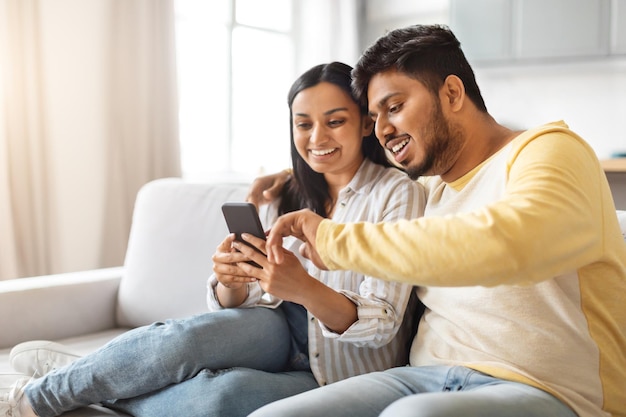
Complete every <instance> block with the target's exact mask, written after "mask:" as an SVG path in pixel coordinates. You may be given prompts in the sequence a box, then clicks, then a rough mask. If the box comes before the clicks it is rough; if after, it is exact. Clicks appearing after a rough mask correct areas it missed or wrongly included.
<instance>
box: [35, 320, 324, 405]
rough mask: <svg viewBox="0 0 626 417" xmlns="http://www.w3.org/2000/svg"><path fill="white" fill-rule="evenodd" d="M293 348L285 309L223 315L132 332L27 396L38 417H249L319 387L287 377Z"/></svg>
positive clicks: (300, 376) (38, 383)
mask: <svg viewBox="0 0 626 417" xmlns="http://www.w3.org/2000/svg"><path fill="white" fill-rule="evenodd" d="M304 323H305V324H304V326H306V316H304ZM305 328H306V327H305ZM292 345H293V340H292V335H291V331H290V325H289V321H288V318H286V316H285V312H284V311H283V309H282V308H279V309H276V310H270V309H266V308H251V309H227V310H220V311H216V312H211V313H206V314H202V315H198V316H194V317H190V318H187V319H182V320H168V321H166V322H163V323H161V322H159V323H154V324H152V325H150V326H145V327H140V328H137V329H133V330H130V331H128V332H126V333H125V334H123V335H121V336H119V337H117V338H116V339H114V340H112V341H111V342H110V343H108V344H107V345H105V346H103V347H102V348H101V349H99V350H97V351H96V352H94V353H92V354H90V355H87V356H85V357H83V358H81V359H78V360H77V361H75V362H74V363H72V364H70V365H68V366H66V367H64V368H61V369H59V370H56V371H54V372H52V373H50V374H48V375H46V376H45V377H43V378H39V379H37V380H35V381H33V382H32V383H31V384H29V385H28V386H27V388H26V390H25V394H26V396H27V398H28V400H29V401H30V404H31V405H32V407H33V409H34V410H35V412H36V413H37V414H38V415H39V416H40V417H48V416H57V415H59V414H61V413H63V412H65V411H68V410H72V409H75V408H78V407H81V406H85V405H89V404H97V403H102V404H103V405H105V406H107V407H110V408H114V409H118V410H121V411H124V412H127V413H129V414H131V415H135V416H138V417H139V416H150V417H156V416H168V417H169V416H176V415H181V416H182V415H184V416H188V417H194V416H216V417H217V416H220V417H225V416H233V417H235V416H245V415H247V414H248V413H250V412H251V411H253V410H254V409H256V408H258V407H260V406H262V405H264V404H267V403H269V402H271V401H274V400H278V399H281V398H284V397H286V396H289V395H294V394H297V393H301V392H303V391H306V390H309V389H312V388H316V387H318V384H317V382H316V381H315V378H314V377H313V375H312V373H311V372H310V369H309V370H308V371H292V370H291V369H290V367H289V366H290V365H289V364H290V363H291V362H292V357H293V356H294V352H293V348H292ZM295 355H296V356H297V355H298V352H295Z"/></svg>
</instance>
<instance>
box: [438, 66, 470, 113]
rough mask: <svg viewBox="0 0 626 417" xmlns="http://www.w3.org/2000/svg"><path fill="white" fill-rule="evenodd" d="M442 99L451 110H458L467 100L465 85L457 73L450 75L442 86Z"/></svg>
mask: <svg viewBox="0 0 626 417" xmlns="http://www.w3.org/2000/svg"><path fill="white" fill-rule="evenodd" d="M441 99H442V100H444V102H443V104H444V105H447V106H448V107H449V108H450V110H451V111H458V110H460V109H461V108H462V107H463V103H464V102H465V85H464V84H463V81H461V79H460V78H459V77H457V76H456V75H448V76H447V77H446V79H445V80H444V82H443V86H442V87H441Z"/></svg>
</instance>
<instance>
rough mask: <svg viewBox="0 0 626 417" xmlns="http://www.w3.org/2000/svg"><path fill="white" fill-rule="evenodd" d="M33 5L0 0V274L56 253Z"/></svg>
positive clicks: (41, 267) (41, 266)
mask: <svg viewBox="0 0 626 417" xmlns="http://www.w3.org/2000/svg"><path fill="white" fill-rule="evenodd" d="M38 6H39V0H1V2H0V74H1V79H0V92H1V94H2V95H1V97H0V114H1V116H0V279H9V278H15V277H19V276H27V275H38V274H43V273H46V272H47V271H49V270H50V269H51V268H52V267H53V265H52V262H53V260H54V259H55V256H54V254H55V247H54V245H52V244H51V240H52V224H51V222H50V219H51V218H52V216H53V213H52V207H53V206H52V204H51V200H50V198H51V197H52V196H51V195H50V191H51V189H50V183H49V181H48V176H47V172H46V169H47V166H48V149H47V148H46V140H45V139H46V126H45V123H44V120H45V117H44V97H43V89H42V74H41V38H40V33H39V14H38Z"/></svg>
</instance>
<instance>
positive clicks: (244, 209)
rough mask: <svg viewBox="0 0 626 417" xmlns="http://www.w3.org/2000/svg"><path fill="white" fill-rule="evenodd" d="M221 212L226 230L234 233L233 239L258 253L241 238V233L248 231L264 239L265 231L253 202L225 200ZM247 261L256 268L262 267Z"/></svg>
mask: <svg viewBox="0 0 626 417" xmlns="http://www.w3.org/2000/svg"><path fill="white" fill-rule="evenodd" d="M222 213H223V214H224V219H225V220H226V225H227V226H228V230H229V231H230V232H231V233H234V234H235V239H237V240H238V241H240V242H242V243H244V244H246V245H248V246H250V247H251V248H253V249H255V250H257V251H258V252H259V253H262V252H261V251H259V250H258V249H257V248H255V247H254V246H252V245H250V244H249V243H248V242H246V241H244V240H243V239H241V234H242V233H249V234H251V235H253V236H256V237H258V238H259V239H263V240H265V231H264V230H263V226H262V225H261V220H260V219H259V214H258V213H257V211H256V207H255V206H254V204H252V203H231V202H227V203H224V204H222ZM263 255H265V254H263ZM248 263H249V264H250V265H254V266H256V267H257V268H262V267H261V265H259V264H257V263H256V262H254V261H248Z"/></svg>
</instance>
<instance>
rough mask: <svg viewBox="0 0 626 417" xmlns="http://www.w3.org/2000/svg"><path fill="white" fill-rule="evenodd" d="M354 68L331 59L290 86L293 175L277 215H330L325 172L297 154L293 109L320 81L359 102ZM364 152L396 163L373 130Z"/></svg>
mask: <svg viewBox="0 0 626 417" xmlns="http://www.w3.org/2000/svg"><path fill="white" fill-rule="evenodd" d="M350 71H352V67H350V66H349V65H346V64H343V63H341V62H331V63H330V64H321V65H317V66H315V67H313V68H311V69H310V70H308V71H307V72H305V73H304V74H302V75H301V76H300V78H298V79H297V80H296V81H295V82H294V83H293V84H292V86H291V89H290V90H289V94H288V96H287V102H288V104H289V132H290V138H291V163H292V165H293V175H292V177H291V179H290V180H289V181H288V182H287V184H286V185H285V187H283V192H282V195H281V201H280V205H279V206H278V214H279V215H280V214H284V213H288V212H290V211H294V210H300V209H303V208H308V209H311V210H312V211H314V212H316V213H317V214H319V215H321V216H324V217H328V213H327V211H326V210H327V207H328V206H329V205H330V203H332V202H331V198H330V192H329V190H328V183H327V182H326V179H325V178H324V175H323V174H320V173H319V172H315V171H313V169H311V167H310V166H309V165H308V164H307V163H306V161H305V160H304V159H302V157H301V156H300V154H299V153H298V150H297V149H296V145H295V143H294V139H293V111H292V108H291V107H292V104H293V101H294V99H295V98H296V96H297V95H298V93H300V91H302V90H304V89H306V88H310V87H314V86H316V85H317V84H319V83H321V82H327V83H331V84H334V85H336V86H337V87H339V88H341V89H342V90H343V91H345V92H346V93H347V94H348V95H349V96H350V97H351V98H352V100H353V101H354V102H355V103H356V104H357V105H359V102H358V101H357V100H356V98H355V96H354V94H353V93H352V88H351V87H350V84H351V82H352V77H351V76H350ZM359 108H360V110H361V114H362V115H365V114H367V108H366V107H364V106H361V105H359ZM361 151H362V152H363V156H365V158H367V159H370V160H371V161H372V162H374V163H377V164H379V165H383V166H385V167H391V166H393V165H392V164H391V163H390V162H389V159H388V158H387V155H386V154H385V150H384V149H383V147H382V146H380V145H379V144H378V141H377V139H376V136H375V135H374V133H373V132H372V133H371V134H370V135H369V136H366V137H364V138H363V141H362V143H361Z"/></svg>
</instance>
